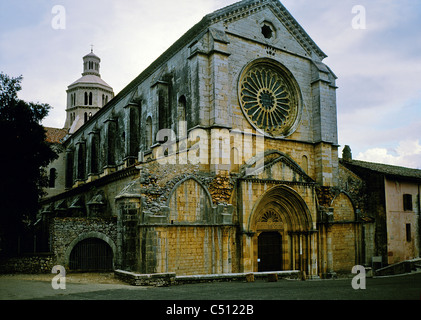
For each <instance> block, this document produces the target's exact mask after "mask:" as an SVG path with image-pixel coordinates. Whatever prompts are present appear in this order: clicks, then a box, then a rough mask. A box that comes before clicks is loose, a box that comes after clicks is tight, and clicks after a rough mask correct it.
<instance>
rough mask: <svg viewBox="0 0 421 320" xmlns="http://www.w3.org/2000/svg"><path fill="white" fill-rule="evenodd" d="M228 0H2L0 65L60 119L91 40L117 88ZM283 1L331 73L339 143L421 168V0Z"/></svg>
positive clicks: (59, 122) (363, 154) (25, 94)
mask: <svg viewBox="0 0 421 320" xmlns="http://www.w3.org/2000/svg"><path fill="white" fill-rule="evenodd" d="M234 2H237V1H236V0H177V1H174V0H154V1H146V0H119V1H117V0H89V1H86V0H85V1H82V0H13V1H3V0H2V1H1V2H0V71H3V72H4V73H6V74H8V75H10V76H19V75H23V77H24V80H23V83H22V85H23V90H22V91H21V93H20V94H19V97H20V98H21V99H24V100H26V101H33V102H43V103H48V104H50V105H51V106H52V108H53V109H52V110H51V111H50V115H49V116H48V118H47V119H45V121H44V122H43V124H44V125H45V126H51V127H59V128H61V127H63V125H64V121H65V107H66V89H67V86H68V85H69V84H71V83H72V82H74V81H75V80H77V79H78V78H80V77H81V72H82V57H83V56H84V55H85V54H87V53H89V52H90V48H91V47H90V45H91V44H93V45H94V52H95V53H96V54H97V55H98V56H99V57H100V58H101V77H102V78H103V79H104V80H105V81H106V82H107V83H108V84H109V85H111V86H112V87H113V89H114V92H115V93H116V94H117V93H118V92H119V91H120V90H122V89H123V88H124V87H125V86H126V85H127V84H128V83H129V82H130V81H131V80H133V79H134V78H135V77H136V76H137V75H138V74H139V73H140V72H142V71H143V70H144V69H145V68H146V67H147V66H148V65H149V64H150V63H152V62H153V61H154V60H155V59H156V58H157V57H158V56H159V55H160V54H161V53H163V52H164V51H165V50H166V49H167V48H168V47H169V46H170V45H171V44H173V43H174V42H175V41H176V40H177V39H178V38H179V37H181V36H182V35H183V34H184V33H185V32H186V31H187V30H188V29H190V28H191V27H192V26H193V25H194V24H195V23H197V22H198V21H200V19H201V18H202V17H203V16H205V15H206V14H208V13H211V12H212V11H215V10H217V9H219V8H222V7H224V6H227V5H230V4H232V3H234ZM281 2H282V3H283V4H284V6H285V7H286V8H287V9H288V10H289V12H290V13H291V14H292V15H293V16H294V18H295V19H296V20H297V21H298V23H300V24H301V26H302V27H303V28H304V29H305V30H306V31H307V33H308V34H309V35H310V37H311V38H312V39H313V40H314V41H315V42H316V43H317V44H318V46H319V47H320V48H321V49H322V50H323V51H324V52H325V53H326V54H327V55H328V58H326V59H325V60H324V62H325V63H326V64H327V65H328V66H329V67H330V68H331V69H332V70H333V72H334V73H335V74H336V75H337V76H338V80H337V85H338V87H339V88H338V90H337V108H338V134H339V144H340V145H341V149H340V150H342V147H343V146H344V145H350V146H351V149H352V154H353V158H354V159H360V160H366V161H373V162H382V163H388V164H394V165H401V166H407V167H412V168H418V169H421V1H419V0H399V1H398V0H357V1H354V0H340V1H338V0H318V1H313V0H283V1H281ZM56 5H61V6H62V8H64V9H65V25H63V21H59V20H58V15H59V14H60V13H62V11H60V12H58V11H54V10H53V8H54V6H56ZM356 5H359V7H356V9H358V10H357V11H354V12H353V8H354V7H355V6H356ZM362 9H364V11H365V26H364V19H362V18H363V16H362V14H363V13H364V11H362ZM360 18H361V19H360ZM58 26H60V27H63V26H64V29H59V28H58ZM364 27H365V28H364Z"/></svg>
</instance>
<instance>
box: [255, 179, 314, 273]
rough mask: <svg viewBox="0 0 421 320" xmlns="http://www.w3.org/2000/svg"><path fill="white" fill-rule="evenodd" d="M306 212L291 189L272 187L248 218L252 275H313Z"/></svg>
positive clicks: (302, 201)
mask: <svg viewBox="0 0 421 320" xmlns="http://www.w3.org/2000/svg"><path fill="white" fill-rule="evenodd" d="M312 229H313V225H312V218H311V215H310V211H309V209H308V207H307V205H306V203H305V201H304V200H303V198H302V197H301V196H300V195H299V194H298V193H297V192H296V191H295V190H294V189H292V188H290V187H288V186H284V185H280V186H275V187H273V188H271V189H269V190H268V191H267V192H266V193H264V194H263V195H262V196H261V197H260V198H259V200H258V201H257V202H256V204H255V206H254V209H253V212H252V214H251V215H250V220H249V231H250V233H249V234H250V235H252V242H251V245H252V246H251V247H250V249H251V250H252V257H253V259H252V260H253V261H252V265H253V269H252V270H253V271H259V272H260V271H280V270H301V271H305V272H306V273H307V274H310V273H315V272H316V270H315V268H316V265H317V262H316V259H315V258H314V257H315V255H314V254H313V252H314V249H315V248H314V247H313V246H314V244H315V233H314V232H313V230H312Z"/></svg>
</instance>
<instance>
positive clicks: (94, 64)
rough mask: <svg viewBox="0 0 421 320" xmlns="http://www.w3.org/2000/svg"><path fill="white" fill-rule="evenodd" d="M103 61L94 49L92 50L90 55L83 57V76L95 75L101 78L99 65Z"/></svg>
mask: <svg viewBox="0 0 421 320" xmlns="http://www.w3.org/2000/svg"><path fill="white" fill-rule="evenodd" d="M100 62H101V59H100V58H99V57H98V56H97V55H96V54H94V52H93V49H92V48H91V52H90V53H88V54H87V55H86V56H84V57H83V73H82V76H86V75H89V74H91V75H94V76H98V77H101V75H100V73H99V64H100Z"/></svg>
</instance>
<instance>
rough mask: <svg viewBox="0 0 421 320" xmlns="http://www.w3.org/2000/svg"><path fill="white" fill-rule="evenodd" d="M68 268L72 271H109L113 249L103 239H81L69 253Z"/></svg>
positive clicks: (111, 264)
mask: <svg viewBox="0 0 421 320" xmlns="http://www.w3.org/2000/svg"><path fill="white" fill-rule="evenodd" d="M69 268H70V270H74V271H111V270H113V251H112V249H111V247H110V246H109V245H108V243H106V242H105V241H104V240H101V239H98V238H88V239H85V240H82V241H80V242H79V243H78V244H77V245H76V246H75V247H74V248H73V250H72V252H71V253H70V260H69Z"/></svg>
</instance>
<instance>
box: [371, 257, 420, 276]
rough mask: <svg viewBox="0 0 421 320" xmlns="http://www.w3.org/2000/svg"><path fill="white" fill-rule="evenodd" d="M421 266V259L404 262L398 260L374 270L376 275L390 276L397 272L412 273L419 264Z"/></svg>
mask: <svg viewBox="0 0 421 320" xmlns="http://www.w3.org/2000/svg"><path fill="white" fill-rule="evenodd" d="M419 265H420V266H421V259H420V258H418V259H412V260H406V261H402V262H398V263H395V264H392V265H389V266H387V267H384V268H381V269H377V270H375V271H374V275H375V276H376V277H381V276H390V275H395V274H403V273H411V271H412V270H416V268H417V266H419Z"/></svg>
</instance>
